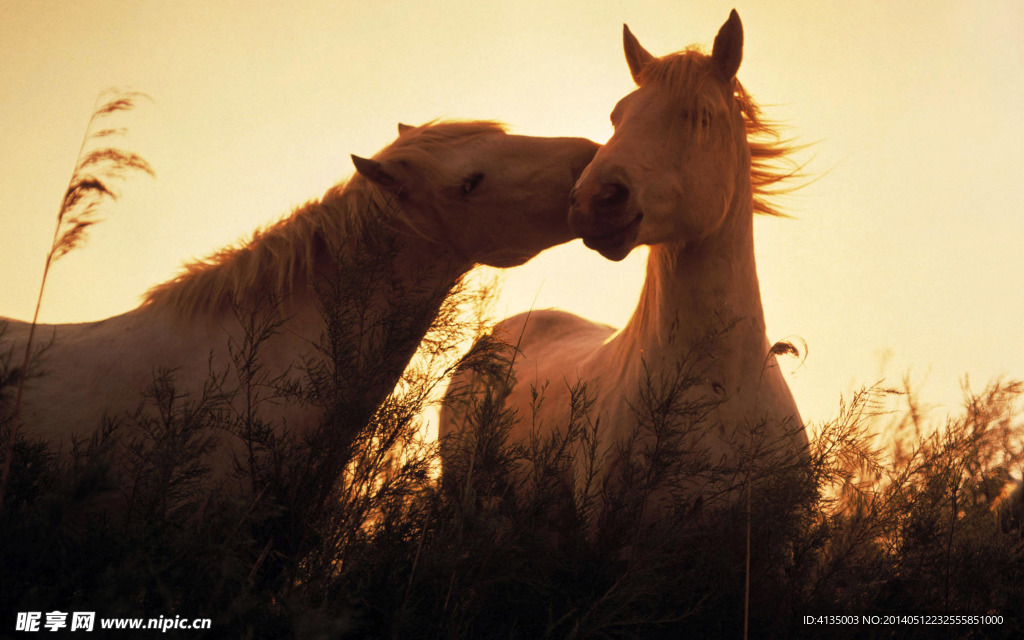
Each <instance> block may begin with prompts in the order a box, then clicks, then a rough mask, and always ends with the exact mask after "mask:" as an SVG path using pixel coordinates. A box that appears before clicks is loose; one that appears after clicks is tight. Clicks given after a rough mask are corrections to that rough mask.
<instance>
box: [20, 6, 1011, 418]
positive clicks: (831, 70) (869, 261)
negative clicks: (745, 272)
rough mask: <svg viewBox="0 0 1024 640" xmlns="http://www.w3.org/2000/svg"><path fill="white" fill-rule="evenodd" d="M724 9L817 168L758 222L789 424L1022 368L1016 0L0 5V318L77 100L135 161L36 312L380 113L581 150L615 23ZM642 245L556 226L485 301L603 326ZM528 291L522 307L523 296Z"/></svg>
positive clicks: (634, 273) (295, 174)
mask: <svg viewBox="0 0 1024 640" xmlns="http://www.w3.org/2000/svg"><path fill="white" fill-rule="evenodd" d="M733 6H736V8H737V10H738V11H739V13H740V16H741V18H742V20H743V23H744V27H745V35H746V46H745V55H744V62H743V66H742V67H741V68H740V72H739V77H740V79H741V80H742V81H743V82H744V84H745V85H746V87H747V89H748V90H749V91H750V92H751V93H752V94H753V96H754V97H755V99H757V100H758V101H759V102H760V103H761V104H762V105H763V106H764V108H765V112H766V114H767V115H768V116H769V117H771V118H774V119H778V120H782V121H784V122H786V123H787V124H788V125H789V129H788V131H787V133H788V134H789V135H791V136H792V137H794V138H796V139H797V140H798V141H800V142H805V143H813V146H812V147H811V148H810V149H809V150H808V151H807V152H806V153H805V154H804V155H803V159H804V160H808V161H809V165H808V172H809V174H811V176H812V177H814V178H817V179H816V181H814V182H813V183H811V184H809V185H808V186H806V187H805V188H804V189H802V190H801V191H799V192H797V193H796V194H794V195H793V196H792V197H791V198H789V200H788V201H787V203H786V209H787V211H788V212H789V213H791V214H792V216H793V219H790V220H779V219H764V220H759V221H758V223H757V227H756V232H757V237H756V242H757V252H758V264H759V273H760V278H761V284H762V296H763V298H764V303H765V311H766V315H767V320H768V328H769V334H770V337H771V338H772V339H785V338H793V337H799V338H800V339H802V340H803V341H805V342H806V343H807V344H808V346H809V352H808V357H807V359H806V361H805V362H804V363H803V364H802V365H800V366H798V363H796V362H792V363H790V364H789V365H786V364H784V369H787V370H789V371H791V373H790V374H789V380H790V383H791V386H792V387H793V390H794V394H795V395H796V398H797V401H798V403H799V404H800V406H801V410H802V412H803V414H804V417H805V418H807V419H809V420H812V421H815V420H822V419H826V418H829V417H832V416H834V415H835V413H836V410H837V407H838V399H839V395H840V393H848V392H849V391H850V390H851V389H854V388H856V387H858V386H860V385H861V384H864V383H871V382H874V381H875V380H877V379H879V378H880V377H881V376H882V375H886V376H889V377H890V378H892V379H895V380H899V379H900V378H901V377H902V376H903V375H904V374H906V373H908V372H909V374H910V378H911V379H912V380H913V381H914V382H915V383H916V384H918V385H919V386H921V387H923V394H924V396H925V399H926V400H928V399H930V400H932V401H933V402H935V403H936V404H939V405H946V406H951V405H955V404H956V402H957V401H958V399H959V384H960V381H961V380H962V379H963V377H964V376H965V375H970V378H971V381H972V384H973V385H974V386H975V387H976V388H977V387H980V386H981V385H983V384H984V383H985V382H987V381H988V380H990V379H991V378H993V377H994V376H997V375H1001V374H1007V375H1010V376H1014V375H1015V376H1024V295H1022V294H1021V289H1022V286H1021V283H1024V257H1022V251H1021V245H1022V243H1024V186H1022V185H1021V182H1022V178H1024V162H1022V160H1021V159H1020V158H1021V150H1020V149H1021V144H1022V142H1021V141H1022V140H1024V118H1022V117H1021V114H1022V113H1024V53H1022V48H1021V47H1022V45H1021V44H1020V42H1021V39H1020V37H1019V35H1020V33H1022V32H1024V5H1021V3H1020V2H1019V1H1017V0H1006V1H1001V2H998V1H996V2H989V1H984V2H964V1H959V2H958V1H951V0H928V1H910V2H899V3H891V2H866V3H840V2H821V1H810V0H808V1H798V2H778V1H770V0H757V1H753V2H746V3H740V4H735V3H734V2H718V1H701V2H679V1H678V0H672V1H646V2H637V1H630V2H624V1H622V2H616V1H611V0H607V1H604V0H578V1H576V0H574V1H571V2H555V3H551V2H549V1H547V0H541V1H539V2H524V1H523V0H514V1H507V2H506V1H503V2H491V1H488V0H478V1H475V2H448V1H443V0H438V1H436V2H432V3H423V2H415V1H391V0H386V1H381V2H365V1H359V2H353V1H350V0H334V1H331V2H294V3H280V2H249V1H246V2H205V1H204V2H184V1H181V0H178V1H175V2H156V1H148V2H135V1H125V2H116V1H99V0H97V1H92V2H57V1H53V2H27V1H17V2H13V1H6V0H0V60H2V61H3V63H2V64H0V141H3V142H2V143H3V150H4V153H3V154H2V157H0V163H2V164H0V282H2V284H0V315H5V316H11V317H16V318H22V319H24V318H28V317H29V316H30V315H31V312H32V308H33V304H34V299H35V292H36V289H37V287H38V280H39V276H40V275H41V272H42V263H43V258H44V256H45V253H46V250H47V247H48V245H49V241H50V238H51V236H52V233H53V225H54V216H55V214H56V210H57V206H58V204H59V201H60V198H61V195H62V194H63V191H64V189H65V186H66V184H67V180H68V177H69V174H70V172H71V170H72V168H73V165H74V162H75V156H76V154H77V152H78V147H79V144H80V142H81V136H82V134H83V131H84V127H85V124H86V122H87V120H88V118H89V115H90V113H91V110H92V108H93V105H94V101H95V99H96V96H97V94H98V93H99V91H100V90H101V89H103V88H105V87H109V86H119V87H129V88H132V89H135V90H139V91H144V92H146V93H148V94H149V95H150V96H152V98H153V102H152V103H143V104H142V105H141V106H140V107H139V108H138V109H137V110H136V111H135V112H134V113H132V114H131V116H130V117H129V119H127V120H126V121H125V122H126V123H127V124H128V125H129V126H130V127H131V138H130V139H129V142H128V146H129V147H130V148H131V149H132V150H134V151H137V152H139V153H141V154H142V155H144V156H145V157H146V158H147V159H148V160H149V161H150V162H151V164H152V165H153V167H154V169H155V170H156V172H157V179H156V180H150V179H148V178H145V177H139V178H136V179H134V180H133V181H132V182H130V183H129V184H128V185H126V186H125V188H124V194H123V197H122V199H121V200H120V202H119V204H118V205H117V206H116V207H113V208H111V209H109V210H108V215H109V217H108V219H107V220H106V221H105V222H103V223H102V224H101V225H99V226H97V227H95V228H94V229H93V230H92V233H91V235H90V237H89V242H88V244H87V245H86V247H85V249H84V250H80V251H78V252H76V253H74V254H71V255H70V256H68V257H66V258H65V259H63V260H62V261H61V262H59V263H58V264H57V266H56V267H55V268H54V271H53V272H52V274H51V283H50V286H49V289H48V293H47V297H46V299H45V301H44V305H43V309H42V317H43V318H44V319H45V320H49V321H59V322H71V321H86V320H94V319H99V318H103V317H106V316H109V315H112V314H116V313H120V312H123V311H126V310H128V309H130V308H132V307H134V306H135V305H136V304H138V301H139V296H140V295H141V294H142V293H143V292H144V291H145V290H146V289H147V288H148V287H150V286H151V285H153V284H155V283H158V282H160V281H162V280H165V279H167V278H168V277H170V276H171V275H172V274H173V273H174V272H175V270H176V269H177V267H178V265H180V264H181V262H182V261H183V260H186V259H190V258H193V257H200V256H203V255H206V254H208V253H210V252H211V251H213V250H214V249H216V248H218V247H220V246H223V245H225V244H227V243H230V242H233V241H235V240H236V239H238V238H239V237H241V236H243V235H245V234H247V233H249V232H250V231H251V230H252V229H253V228H255V227H256V226H258V225H260V224H263V223H266V222H269V221H272V220H274V219H276V218H277V217H279V216H281V215H283V214H285V213H287V212H288V211H289V210H290V209H291V208H292V207H294V206H296V205H298V204H301V203H302V202H304V201H306V200H308V199H310V198H314V197H319V195H320V194H321V193H323V191H324V190H325V189H326V188H327V187H328V186H330V185H331V184H333V183H335V182H337V181H339V180H342V179H344V178H345V177H346V176H347V175H349V174H350V173H351V171H352V168H351V164H350V161H349V154H350V153H357V154H361V155H370V154H372V153H374V152H375V151H376V150H378V149H379V148H381V147H382V146H384V145H385V144H387V143H388V142H389V141H390V140H391V139H392V138H394V136H395V126H396V123H397V122H399V121H402V122H407V123H410V124H419V123H422V122H425V121H427V120H431V119H434V118H438V117H451V118H487V119H498V120H502V121H505V122H507V123H509V124H510V125H512V127H513V129H514V130H515V131H516V132H517V133H524V134H531V135H578V136H587V137H590V138H593V139H595V140H597V141H598V142H602V141H604V140H605V139H607V137H608V136H609V135H610V134H611V129H610V125H609V124H608V114H609V112H610V111H611V108H612V106H613V105H614V104H615V102H616V101H617V100H618V99H619V98H620V97H622V96H623V95H624V94H625V93H627V92H628V91H629V90H630V89H631V86H632V85H631V80H630V78H629V73H628V71H627V69H626V66H625V63H624V61H623V58H622V51H621V28H622V23H623V22H626V23H628V24H629V25H630V27H631V29H632V30H633V32H634V33H635V34H636V35H637V36H638V38H639V39H640V41H641V42H642V43H643V44H644V46H646V47H647V48H648V49H649V50H650V51H651V52H653V53H655V54H664V53H668V52H670V51H674V50H678V49H681V48H683V47H684V46H687V45H689V44H692V43H695V42H697V43H701V44H703V45H705V46H709V45H710V43H711V41H712V40H713V38H714V35H715V33H716V31H717V29H718V27H719V26H720V25H721V23H722V22H723V21H724V20H725V18H726V17H727V16H728V13H729V10H730V9H731V8H732V7H733ZM643 259H644V255H643V252H642V251H637V252H635V253H634V255H632V256H630V258H628V259H627V260H626V261H624V262H622V263H611V262H607V261H605V260H604V259H603V258H601V257H600V256H599V255H598V254H596V253H593V252H590V251H588V250H587V249H585V248H584V247H583V246H582V245H581V244H580V243H579V242H574V243H571V244H569V245H566V246H564V247H560V248H558V249H554V250H551V251H549V252H547V253H546V254H544V255H542V256H541V257H540V258H538V259H536V260H535V261H534V262H532V263H531V264H529V265H527V266H526V267H523V268H520V269H516V270H514V271H510V272H508V275H507V278H506V281H505V286H504V290H503V291H504V293H503V296H502V299H501V300H500V302H499V305H498V314H499V315H501V316H504V315H508V314H512V313H516V312H518V311H521V310H524V309H527V308H529V307H530V306H531V305H532V304H536V306H537V307H551V306H557V307H562V308H565V309H568V310H570V311H573V312H576V313H579V314H580V315H584V316H586V317H589V318H592V319H596V320H601V321H604V322H608V323H610V324H613V325H616V326H621V324H623V323H624V322H625V321H626V319H627V318H628V316H629V314H630V312H631V311H632V309H633V306H634V304H635V301H636V296H637V293H638V290H639V286H640V283H641V281H642V277H643V273H642V266H643ZM534 300H536V303H534Z"/></svg>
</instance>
